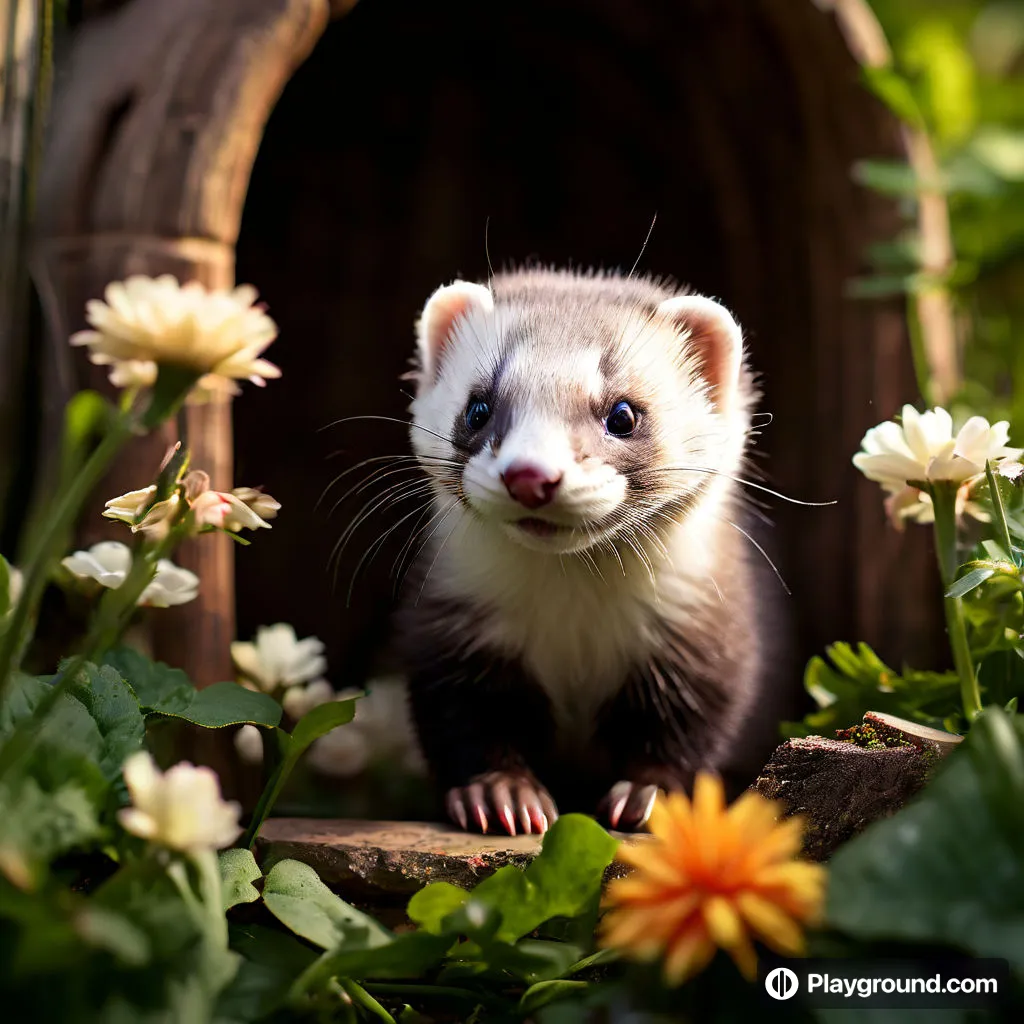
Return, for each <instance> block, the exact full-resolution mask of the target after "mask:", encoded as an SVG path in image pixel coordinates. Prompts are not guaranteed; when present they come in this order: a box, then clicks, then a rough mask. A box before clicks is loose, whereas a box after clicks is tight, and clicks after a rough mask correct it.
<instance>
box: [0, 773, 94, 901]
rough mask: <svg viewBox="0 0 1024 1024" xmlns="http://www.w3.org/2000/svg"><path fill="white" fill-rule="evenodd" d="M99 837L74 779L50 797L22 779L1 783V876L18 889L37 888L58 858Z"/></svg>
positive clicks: (21, 776)
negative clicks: (52, 861) (2, 874)
mask: <svg viewBox="0 0 1024 1024" xmlns="http://www.w3.org/2000/svg"><path fill="white" fill-rule="evenodd" d="M101 831H102V830H101V828H100V823H99V821H98V819H97V816H96V808H95V806H94V803H93V801H92V800H91V799H90V797H89V795H88V794H87V793H86V791H85V790H84V789H83V788H82V787H81V786H80V785H78V784H77V783H76V782H75V781H74V780H73V779H70V780H68V781H67V782H66V783H65V784H64V785H63V786H61V787H60V788H59V789H56V790H55V791H53V792H50V793H48V792H44V791H43V790H42V789H41V788H40V786H39V783H38V782H36V780H35V779H34V778H31V777H30V776H26V775H24V774H22V773H15V772H12V773H10V775H8V776H7V777H6V778H4V779H3V781H2V782H0V872H2V873H4V874H6V875H7V877H8V878H10V879H11V880H12V881H15V882H17V883H18V884H22V885H25V886H35V885H36V884H37V883H38V882H39V880H40V879H41V878H42V876H43V874H44V873H45V871H46V868H47V866H48V864H49V863H50V861H51V860H52V859H53V858H54V857H57V856H59V855H60V854H63V853H67V852H68V851H70V850H73V849H75V848H76V847H79V846H84V845H85V844H87V843H89V842H91V841H92V840H94V839H96V838H97V837H98V836H99V835H100V834H101Z"/></svg>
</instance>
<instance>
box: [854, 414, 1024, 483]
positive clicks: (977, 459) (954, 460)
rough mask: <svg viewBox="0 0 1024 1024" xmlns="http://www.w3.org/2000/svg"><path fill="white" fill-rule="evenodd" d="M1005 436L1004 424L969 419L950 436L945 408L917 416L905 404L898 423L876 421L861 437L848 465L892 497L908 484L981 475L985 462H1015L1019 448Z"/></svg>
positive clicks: (1005, 425)
mask: <svg viewBox="0 0 1024 1024" xmlns="http://www.w3.org/2000/svg"><path fill="white" fill-rule="evenodd" d="M1009 433H1010V429H1009V424H1008V423H1007V421H1006V420H1001V421H1000V422H998V423H994V424H990V423H989V422H988V420H986V419H984V418H983V417H981V416H972V417H971V418H970V419H969V420H968V421H967V422H966V423H965V424H964V425H963V426H962V427H961V428H960V430H959V432H958V433H957V434H955V435H954V433H953V420H952V417H951V416H950V415H949V413H948V412H947V411H946V410H945V409H942V408H936V409H931V410H929V411H928V412H924V413H919V412H918V411H917V410H916V409H915V408H914V407H913V406H911V405H905V406H904V407H903V414H902V422H901V423H894V422H892V421H889V422H887V423H880V424H879V425H878V426H877V427H872V428H871V429H870V430H869V431H868V432H867V433H866V434H865V435H864V439H863V440H862V441H861V449H862V450H861V451H860V452H858V453H857V454H856V455H854V457H853V464H854V465H855V466H856V467H857V468H858V469H859V470H860V471H861V472H862V473H863V474H864V475H865V476H866V477H867V478H868V479H869V480H874V481H876V482H877V483H879V484H881V485H882V487H884V488H885V489H886V490H887V491H889V492H890V493H893V494H895V493H898V492H899V491H901V490H902V489H903V488H904V487H905V486H906V485H907V484H908V483H924V482H932V483H935V482H939V481H947V482H949V483H955V484H961V483H963V482H964V481H965V480H968V479H970V478H971V477H974V476H978V475H979V474H980V473H984V472H985V462H986V461H987V460H989V459H991V460H993V461H998V460H1001V459H1011V460H1016V459H1019V458H1020V456H1021V454H1022V453H1024V449H1020V448H1008V447H1007V446H1006V442H1007V441H1008V440H1009Z"/></svg>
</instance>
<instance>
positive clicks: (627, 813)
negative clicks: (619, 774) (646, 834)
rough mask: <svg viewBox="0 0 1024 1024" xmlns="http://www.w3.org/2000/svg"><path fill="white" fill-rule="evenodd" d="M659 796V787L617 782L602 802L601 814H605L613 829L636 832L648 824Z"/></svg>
mask: <svg viewBox="0 0 1024 1024" xmlns="http://www.w3.org/2000/svg"><path fill="white" fill-rule="evenodd" d="M657 795H658V787H657V786H642V785H639V784H638V783H635V782H616V783H615V785H614V786H612V788H611V789H610V790H609V791H608V795H607V796H606V797H605V798H604V800H602V801H601V806H600V808H599V812H603V813H604V816H605V818H606V819H607V821H608V824H609V825H610V826H611V828H613V829H619V830H621V831H623V832H636V831H639V830H640V829H642V828H643V827H644V825H646V824H647V819H648V817H649V816H650V813H651V808H652V807H653V806H654V801H655V798H656V797H657Z"/></svg>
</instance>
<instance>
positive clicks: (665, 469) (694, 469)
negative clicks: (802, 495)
mask: <svg viewBox="0 0 1024 1024" xmlns="http://www.w3.org/2000/svg"><path fill="white" fill-rule="evenodd" d="M647 472H649V473H710V474H711V475H712V476H724V477H725V478H726V479H727V480H732V481H733V483H737V484H742V485H743V486H744V487H753V488H754V489H755V490H758V491H764V492H765V493H766V494H770V495H772V496H773V497H775V498H780V499H781V500H782V501H788V502H789V503H790V504H791V505H804V506H806V507H808V508H824V507H825V506H827V505H837V504H838V502H837V501H836V500H835V499H833V500H832V501H801V500H800V499H799V498H791V497H789V495H787V494H783V493H782V492H781V491H773V490H772V489H771V488H770V487H765V486H764V485H762V484H755V483H754V482H753V481H752V480H744V479H743V478H742V477H739V476H733V475H732V473H726V472H724V471H723V470H720V469H708V467H707V466H652V467H651V468H650V469H649V470H647Z"/></svg>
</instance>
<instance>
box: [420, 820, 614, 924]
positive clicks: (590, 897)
mask: <svg viewBox="0 0 1024 1024" xmlns="http://www.w3.org/2000/svg"><path fill="white" fill-rule="evenodd" d="M617 847H618V841H617V840H615V839H613V838H612V837H611V836H610V835H609V834H608V833H607V832H606V831H605V830H604V829H603V828H601V826H600V825H598V824H597V823H596V822H595V821H593V820H592V819H590V818H587V817H584V816H583V815H581V814H566V815H563V816H562V817H561V818H559V819H558V821H556V822H555V824H554V825H553V826H552V827H551V829H550V830H549V831H548V832H547V833H546V834H545V836H544V843H543V847H542V849H541V852H540V854H539V855H538V856H537V858H536V859H535V860H534V861H533V863H532V864H530V866H529V867H528V868H526V869H525V871H524V870H520V869H519V868H517V867H515V866H513V865H509V866H508V867H504V868H501V869H499V870H498V871H496V872H495V873H494V874H493V875H491V876H490V878H486V879H484V881H482V882H481V883H480V884H479V885H477V886H476V888H474V889H473V892H472V899H473V901H474V902H480V903H483V904H485V905H487V906H490V907H493V908H494V909H496V910H497V911H499V912H500V914H501V916H502V924H501V927H500V928H499V930H498V933H497V935H496V938H497V939H499V940H502V941H506V942H513V941H515V940H516V939H519V938H521V937H522V936H524V935H527V934H528V933H529V932H531V931H533V930H534V928H536V927H537V926H538V925H540V924H543V922H545V921H547V920H549V919H550V918H552V917H576V916H577V915H579V914H582V913H584V912H587V911H589V910H591V909H592V908H594V907H596V903H597V900H598V897H599V895H600V892H601V882H602V879H603V877H604V870H605V868H606V867H607V866H608V865H609V864H610V863H611V861H612V858H613V857H614V855H615V850H616V848H617ZM435 886H445V888H443V889H441V890H440V892H438V893H434V892H432V891H430V890H433V889H434V888H435ZM454 890H457V887H456V886H450V885H448V884H447V883H443V882H435V883H434V884H433V885H429V886H426V887H425V888H424V889H423V890H422V891H421V892H420V893H418V894H417V895H416V896H414V897H413V899H412V900H411V901H410V903H409V909H408V913H409V916H410V917H411V918H412V919H413V920H414V921H416V922H417V923H419V924H420V925H422V926H423V927H424V928H426V929H427V930H429V931H433V932H440V931H443V930H444V927H445V924H444V921H443V920H442V919H440V918H439V917H438V914H439V913H440V912H441V911H443V910H444V909H445V908H446V907H447V908H449V913H450V912H451V908H453V907H456V906H457V900H458V893H457V891H454ZM467 895H468V894H467Z"/></svg>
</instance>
